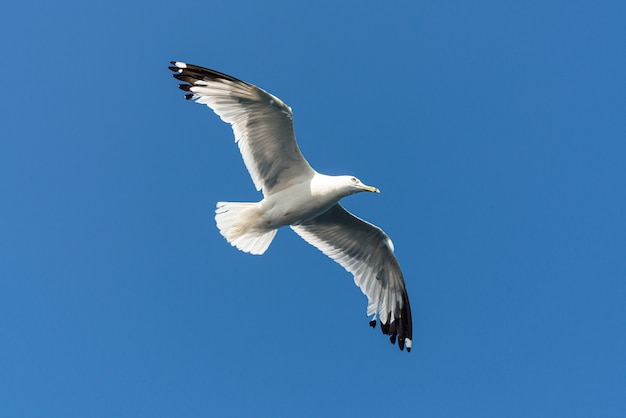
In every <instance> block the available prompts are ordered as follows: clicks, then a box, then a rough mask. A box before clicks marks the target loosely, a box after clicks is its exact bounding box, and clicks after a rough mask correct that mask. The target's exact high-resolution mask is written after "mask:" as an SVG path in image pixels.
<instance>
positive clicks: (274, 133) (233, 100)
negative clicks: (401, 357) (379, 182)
mask: <svg viewBox="0 0 626 418" xmlns="http://www.w3.org/2000/svg"><path fill="white" fill-rule="evenodd" d="M171 64H172V66H171V67H169V68H170V70H172V71H174V74H173V76H174V77H175V78H176V79H178V80H180V81H182V82H183V83H184V84H180V85H179V87H180V89H181V90H183V91H185V92H186V94H185V98H186V99H187V100H195V101H196V102H197V103H201V104H205V105H207V106H208V107H209V108H211V109H212V110H213V111H214V112H215V113H216V114H217V115H218V116H219V117H220V118H221V119H222V120H223V121H224V122H227V123H229V124H230V125H231V127H232V129H233V132H234V135H235V142H236V143H237V145H238V146H239V150H240V152H241V155H242V157H243V161H244V163H245V165H246V168H247V169H248V172H249V173H250V176H251V177H252V181H253V182H254V185H255V186H256V189H257V190H259V191H262V192H263V200H261V201H260V202H246V203H242V202H218V203H217V208H216V210H215V213H216V215H215V221H216V224H217V228H218V229H219V231H220V233H221V234H222V235H223V236H224V238H226V240H227V241H228V242H229V243H230V244H231V245H232V246H234V247H237V248H238V249H239V250H241V251H244V252H247V253H251V254H263V253H264V252H265V251H266V250H267V248H268V247H269V245H270V244H271V242H272V240H273V239H274V236H275V235H276V231H277V230H278V229H279V228H280V227H283V226H289V227H291V229H293V230H294V231H295V232H296V234H298V235H300V236H301V237H302V238H303V239H304V240H305V241H307V242H308V243H309V244H311V245H313V246H315V247H317V248H318V249H319V250H320V251H322V252H323V253H324V254H326V255H327V256H329V257H330V258H331V259H333V260H335V261H336V262H337V263H339V264H340V265H341V266H343V267H344V268H345V269H346V270H347V271H348V272H350V273H352V275H353V276H354V281H355V283H356V284H357V286H358V287H359V288H360V289H361V291H362V292H363V293H364V294H365V295H366V296H367V298H368V305H367V316H368V317H369V318H370V326H371V327H375V326H376V319H377V318H378V320H379V321H380V327H381V329H382V332H383V334H386V335H389V339H390V341H391V343H392V344H395V342H396V340H397V341H398V346H399V347H400V350H403V349H404V347H406V349H407V351H411V345H412V342H411V339H412V332H413V330H412V323H411V306H410V304H409V298H408V295H407V292H406V286H405V283H404V277H403V275H402V270H401V269H400V265H399V264H398V260H397V259H396V257H395V255H394V247H393V243H392V242H391V239H390V238H389V237H388V236H387V234H385V233H384V232H383V231H382V230H381V229H380V228H378V227H377V226H375V225H372V224H371V223H369V222H366V221H364V220H362V219H360V218H357V217H356V216H354V215H353V214H351V213H350V212H348V211H347V210H346V209H344V208H343V206H341V204H340V203H339V200H340V199H341V198H343V197H346V196H349V195H352V194H355V193H359V192H373V193H380V191H379V190H378V189H377V188H376V187H373V186H367V185H365V184H363V183H362V182H361V181H360V180H359V179H358V178H356V177H354V176H328V175H325V174H320V173H318V172H317V171H315V170H314V169H313V168H312V167H311V166H310V165H309V163H308V162H307V160H306V159H305V158H304V157H303V156H302V153H301V152H300V149H299V148H298V145H297V143H296V136H295V133H294V127H293V113H292V111H291V108H290V107H289V106H287V105H286V104H285V103H283V101H281V100H280V99H279V98H278V97H276V96H273V95H271V94H270V93H268V92H266V91H265V90H263V89H260V88H259V87H256V86H254V85H252V84H249V83H246V82H244V81H241V80H238V79H236V78H234V77H231V76H229V75H226V74H223V73H220V72H217V71H214V70H209V69H207V68H203V67H198V66H195V65H191V64H186V63H184V62H179V61H172V62H171Z"/></svg>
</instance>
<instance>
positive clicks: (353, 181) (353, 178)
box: [350, 177, 358, 183]
mask: <svg viewBox="0 0 626 418" xmlns="http://www.w3.org/2000/svg"><path fill="white" fill-rule="evenodd" d="M350 181H352V183H356V182H357V181H358V180H357V179H356V177H352V178H351V179H350Z"/></svg>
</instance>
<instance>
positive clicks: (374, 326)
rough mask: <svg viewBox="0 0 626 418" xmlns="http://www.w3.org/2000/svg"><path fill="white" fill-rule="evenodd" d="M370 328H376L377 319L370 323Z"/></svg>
mask: <svg viewBox="0 0 626 418" xmlns="http://www.w3.org/2000/svg"><path fill="white" fill-rule="evenodd" d="M370 327H372V328H376V318H374V319H372V320H371V321H370Z"/></svg>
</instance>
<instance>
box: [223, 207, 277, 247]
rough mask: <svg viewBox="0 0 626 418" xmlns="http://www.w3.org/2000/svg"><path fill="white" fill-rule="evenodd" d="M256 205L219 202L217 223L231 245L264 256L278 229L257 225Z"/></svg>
mask: <svg viewBox="0 0 626 418" xmlns="http://www.w3.org/2000/svg"><path fill="white" fill-rule="evenodd" d="M255 208H256V203H240V202H217V209H215V223H216V224H217V228H218V229H219V230H220V233H221V234H222V236H223V237H224V238H226V241H228V242H229V243H230V245H232V246H234V247H237V248H238V249H240V250H241V251H245V252H247V253H250V254H263V253H264V252H265V251H266V250H267V248H268V247H269V246H270V244H271V243H272V240H273V239H274V236H275V235H276V229H266V228H259V227H257V226H256V225H255V223H254V220H255V219H256V216H255V215H256V214H255V213H254V209H255Z"/></svg>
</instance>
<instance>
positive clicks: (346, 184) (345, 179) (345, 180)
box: [341, 176, 380, 194]
mask: <svg viewBox="0 0 626 418" xmlns="http://www.w3.org/2000/svg"><path fill="white" fill-rule="evenodd" d="M341 180H342V186H343V188H344V190H345V191H346V192H347V194H354V193H359V192H372V193H380V190H378V188H376V187H374V186H367V185H365V184H363V183H362V182H361V180H359V179H358V178H356V177H354V176H341Z"/></svg>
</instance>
